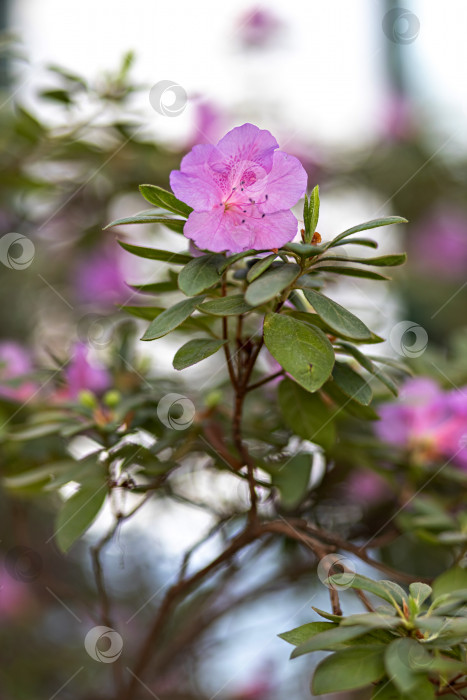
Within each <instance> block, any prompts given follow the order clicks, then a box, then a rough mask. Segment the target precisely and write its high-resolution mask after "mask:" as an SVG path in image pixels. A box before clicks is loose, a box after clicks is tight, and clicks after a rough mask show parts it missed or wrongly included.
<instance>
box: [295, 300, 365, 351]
mask: <svg viewBox="0 0 467 700" xmlns="http://www.w3.org/2000/svg"><path fill="white" fill-rule="evenodd" d="M303 293H304V295H305V297H306V299H307V301H309V302H310V304H311V305H312V307H313V308H314V310H315V311H316V313H317V314H318V316H320V318H322V319H323V321H325V322H326V323H327V325H328V326H329V327H330V328H331V329H332V330H333V331H335V332H336V333H338V334H339V335H343V336H345V337H346V338H350V339H353V340H368V339H370V338H371V336H372V333H371V331H370V329H369V328H367V326H366V325H365V324H364V323H363V321H360V319H359V318H357V316H354V314H352V313H350V311H347V309H345V308H344V307H343V306H341V305H340V304H338V303H337V302H335V301H333V300H332V299H329V298H328V297H326V296H324V294H320V292H316V291H315V290H314V289H304V290H303Z"/></svg>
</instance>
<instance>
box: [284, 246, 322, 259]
mask: <svg viewBox="0 0 467 700" xmlns="http://www.w3.org/2000/svg"><path fill="white" fill-rule="evenodd" d="M281 250H285V252H291V253H296V255H300V257H302V258H313V257H314V256H315V255H320V254H321V253H324V252H325V250H326V247H325V246H323V245H311V243H286V244H285V245H284V246H282V248H281Z"/></svg>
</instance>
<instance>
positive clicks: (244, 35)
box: [238, 7, 284, 49]
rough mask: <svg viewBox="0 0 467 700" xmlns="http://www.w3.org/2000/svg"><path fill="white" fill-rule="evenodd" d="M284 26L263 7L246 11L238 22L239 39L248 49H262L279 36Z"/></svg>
mask: <svg viewBox="0 0 467 700" xmlns="http://www.w3.org/2000/svg"><path fill="white" fill-rule="evenodd" d="M283 26H284V24H283V22H282V20H280V19H279V18H278V17H276V15H275V14H274V13H273V12H271V10H267V9H266V8H264V7H257V8H255V9H253V10H248V12H246V13H245V14H244V15H242V16H241V17H240V19H239V21H238V30H239V34H240V39H241V41H242V43H243V44H244V46H246V47H248V48H256V49H263V48H266V47H267V46H268V45H270V44H271V43H272V42H273V40H274V39H276V38H277V37H278V35H279V32H280V30H281V29H282V28H283Z"/></svg>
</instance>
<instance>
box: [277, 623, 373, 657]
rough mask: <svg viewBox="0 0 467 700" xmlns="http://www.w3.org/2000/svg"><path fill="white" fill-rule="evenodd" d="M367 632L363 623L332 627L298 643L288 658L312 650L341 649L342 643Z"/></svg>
mask: <svg viewBox="0 0 467 700" xmlns="http://www.w3.org/2000/svg"><path fill="white" fill-rule="evenodd" d="M367 632H368V629H367V628H366V627H364V626H363V625H354V626H353V627H340V626H337V627H334V629H329V630H326V631H325V632H320V633H319V634H316V635H315V636H314V637H312V638H311V639H308V640H307V641H306V642H304V643H303V644H300V645H299V646H298V647H296V648H295V649H294V650H293V652H292V654H291V657H290V658H291V659H295V658H297V656H303V654H311V653H312V652H313V651H334V650H337V649H342V645H343V644H346V643H347V642H349V641H351V640H353V639H357V637H362V636H363V635H364V634H366V633H367Z"/></svg>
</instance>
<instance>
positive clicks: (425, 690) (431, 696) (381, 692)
mask: <svg viewBox="0 0 467 700" xmlns="http://www.w3.org/2000/svg"><path fill="white" fill-rule="evenodd" d="M435 697H436V695H435V686H434V685H433V684H432V683H430V681H429V680H428V678H425V677H423V676H418V677H417V682H416V684H415V685H414V686H412V688H411V690H410V692H409V693H401V692H400V690H398V688H396V686H395V685H393V684H392V683H390V682H389V681H388V680H386V679H383V681H381V683H380V684H378V685H376V686H375V688H374V690H373V693H372V696H371V698H372V700H435ZM455 697H456V696H455V695H443V700H449V699H452V700H454V698H455Z"/></svg>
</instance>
